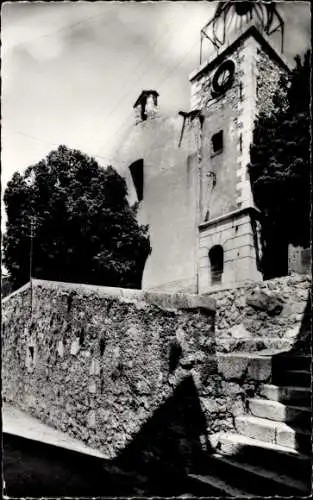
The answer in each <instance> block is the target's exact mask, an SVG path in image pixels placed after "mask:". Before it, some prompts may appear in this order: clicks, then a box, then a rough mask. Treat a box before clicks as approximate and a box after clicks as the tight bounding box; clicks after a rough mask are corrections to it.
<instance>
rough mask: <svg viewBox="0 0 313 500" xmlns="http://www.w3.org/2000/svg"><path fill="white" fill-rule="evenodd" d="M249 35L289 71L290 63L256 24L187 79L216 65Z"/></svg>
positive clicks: (195, 76)
mask: <svg viewBox="0 0 313 500" xmlns="http://www.w3.org/2000/svg"><path fill="white" fill-rule="evenodd" d="M249 37H253V38H254V39H255V40H256V41H257V42H258V43H259V44H260V45H261V47H262V49H263V50H264V51H265V52H266V53H267V54H268V55H269V56H270V57H271V58H272V59H273V60H275V61H276V62H277V63H278V64H279V65H280V66H281V67H282V68H283V69H284V70H285V71H287V72H290V71H291V64H290V63H289V61H288V60H287V58H286V57H285V56H283V55H282V54H279V53H278V52H277V51H276V50H275V49H274V47H273V46H272V45H271V43H269V42H268V41H267V40H266V39H265V38H264V36H263V35H262V34H261V33H260V31H259V30H258V28H257V27H256V26H254V25H253V26H250V27H249V28H248V29H247V30H246V31H245V32H244V33H242V34H241V35H240V36H239V37H238V38H236V40H235V41H234V42H232V43H231V44H230V45H228V46H227V47H226V48H225V49H224V50H223V51H222V52H221V53H220V54H218V55H217V56H215V57H214V58H213V59H211V60H210V61H208V60H207V61H205V62H204V63H203V64H202V65H201V66H200V67H198V68H196V69H195V70H193V71H192V72H191V73H190V75H189V80H190V81H192V80H194V79H195V78H197V77H199V76H200V75H201V74H202V73H205V72H207V71H209V70H211V69H214V67H216V66H218V65H219V64H220V62H221V61H222V60H223V59H225V57H228V56H229V55H230V54H232V53H233V52H234V51H235V50H236V49H237V47H238V46H239V45H240V44H241V43H242V42H243V41H245V40H246V39H248V38H249Z"/></svg>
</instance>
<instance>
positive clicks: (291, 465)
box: [216, 432, 311, 480]
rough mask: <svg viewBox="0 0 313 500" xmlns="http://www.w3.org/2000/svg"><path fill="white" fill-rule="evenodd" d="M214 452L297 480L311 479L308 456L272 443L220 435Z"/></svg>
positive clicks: (239, 436)
mask: <svg viewBox="0 0 313 500" xmlns="http://www.w3.org/2000/svg"><path fill="white" fill-rule="evenodd" d="M217 440H218V445H217V447H216V451H217V452H218V453H220V454H222V455H226V456H228V457H233V458H236V461H238V462H245V463H249V464H251V465H257V466H260V467H264V468H266V469H269V470H273V471H275V472H278V473H286V471H287V470H288V473H290V476H291V477H293V478H297V479H301V480H302V479H306V478H310V477H311V459H310V456H308V455H305V454H303V453H300V452H299V451H297V450H293V449H292V448H288V447H286V446H281V445H277V444H272V443H266V442H265V441H261V440H258V439H253V438H250V437H247V436H243V435H241V434H235V433H227V432H226V433H220V434H219V435H218V438H217Z"/></svg>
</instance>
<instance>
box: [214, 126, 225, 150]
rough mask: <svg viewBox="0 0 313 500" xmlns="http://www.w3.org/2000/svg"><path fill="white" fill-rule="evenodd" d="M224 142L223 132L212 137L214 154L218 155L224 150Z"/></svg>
mask: <svg viewBox="0 0 313 500" xmlns="http://www.w3.org/2000/svg"><path fill="white" fill-rule="evenodd" d="M223 147H224V141H223V130H220V131H219V132H217V133H216V134H214V135H213V136H212V150H213V153H218V152H220V151H222V150H223Z"/></svg>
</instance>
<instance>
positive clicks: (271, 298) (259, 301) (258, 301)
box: [246, 289, 284, 316]
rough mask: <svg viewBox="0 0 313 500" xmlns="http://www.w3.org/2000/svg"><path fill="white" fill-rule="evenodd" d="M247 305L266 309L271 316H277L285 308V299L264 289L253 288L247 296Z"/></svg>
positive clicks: (262, 309)
mask: <svg viewBox="0 0 313 500" xmlns="http://www.w3.org/2000/svg"><path fill="white" fill-rule="evenodd" d="M246 303H247V305H249V306H251V307H253V309H256V310H261V311H266V312H267V314H269V315H270V316H276V315H278V314H280V313H281V312H282V310H283V306H284V303H283V300H282V299H281V298H280V297H279V296H278V295H274V294H270V293H268V292H265V291H264V290H260V289H255V290H252V291H251V292H250V293H249V294H248V295H247V297H246Z"/></svg>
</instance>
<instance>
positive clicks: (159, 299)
mask: <svg viewBox="0 0 313 500" xmlns="http://www.w3.org/2000/svg"><path fill="white" fill-rule="evenodd" d="M28 285H29V284H28ZM32 285H33V288H34V292H36V290H38V288H39V287H43V288H46V289H50V290H53V289H54V290H66V291H69V292H70V291H76V292H77V293H82V294H84V295H91V294H96V295H98V296H101V297H109V298H116V299H118V300H120V301H121V302H131V303H138V302H144V303H147V304H151V305H154V306H156V307H159V308H160V309H163V310H166V311H175V310H179V309H180V310H195V309H197V310H198V309H200V310H202V311H203V312H206V313H210V314H212V313H214V312H215V310H216V300H215V299H214V298H212V297H207V296H203V295H196V294H188V293H165V292H148V291H145V290H135V289H130V288H118V287H107V286H97V285H88V284H82V283H65V282H61V281H48V280H37V279H33V280H32ZM20 290H21V289H20ZM20 290H17V292H18V291H20ZM10 296H12V295H10ZM10 296H8V297H7V298H9V297H10Z"/></svg>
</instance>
